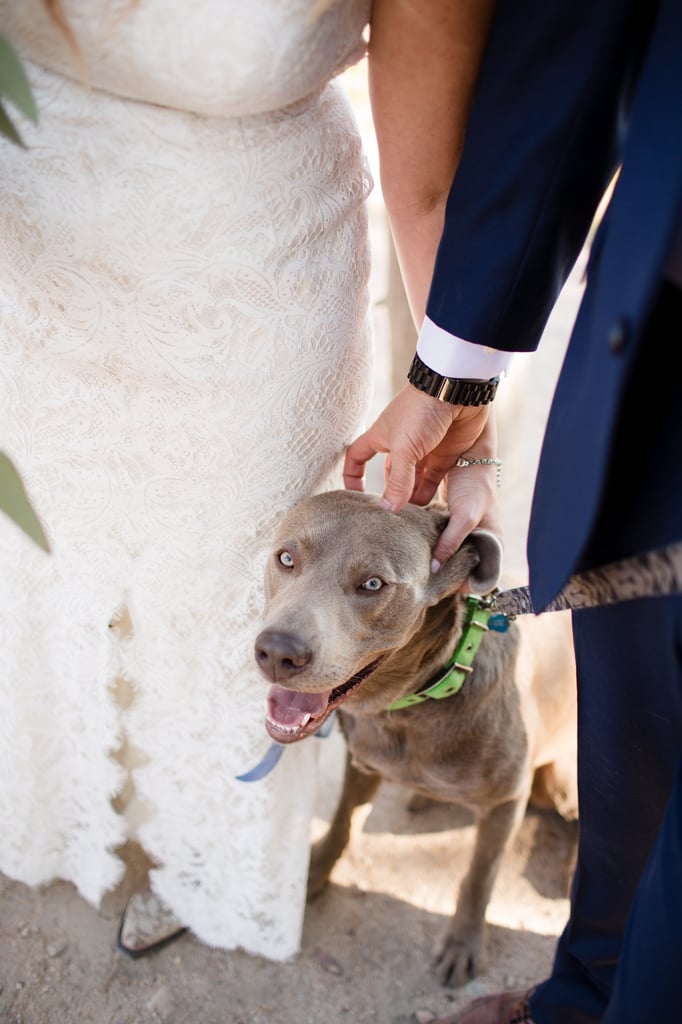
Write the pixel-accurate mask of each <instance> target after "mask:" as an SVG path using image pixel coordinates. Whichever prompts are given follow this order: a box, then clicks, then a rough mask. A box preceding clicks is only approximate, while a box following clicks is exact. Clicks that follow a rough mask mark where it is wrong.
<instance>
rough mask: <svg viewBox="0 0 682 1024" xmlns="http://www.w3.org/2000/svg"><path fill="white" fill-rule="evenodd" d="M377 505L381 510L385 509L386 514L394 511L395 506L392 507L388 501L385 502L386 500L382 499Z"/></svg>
mask: <svg viewBox="0 0 682 1024" xmlns="http://www.w3.org/2000/svg"><path fill="white" fill-rule="evenodd" d="M379 505H380V507H381V508H385V509H386V511H387V512H394V511H395V505H392V504H391V502H390V501H387V500H386V498H382V499H381V501H380V502H379Z"/></svg>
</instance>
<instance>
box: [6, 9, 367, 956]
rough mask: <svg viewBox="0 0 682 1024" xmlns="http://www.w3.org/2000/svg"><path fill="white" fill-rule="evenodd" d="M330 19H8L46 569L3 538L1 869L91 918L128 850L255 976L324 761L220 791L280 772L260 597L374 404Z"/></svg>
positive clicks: (280, 939) (15, 271)
mask: <svg viewBox="0 0 682 1024" xmlns="http://www.w3.org/2000/svg"><path fill="white" fill-rule="evenodd" d="M322 6H323V8H325V9H323V10H322V11H321V12H320V11H318V8H319V7H320V5H319V4H318V3H316V0H258V2H257V3H252V2H251V0H194V2H192V3H190V2H182V0H137V2H136V3H130V2H129V0H121V2H118V3H116V2H107V0H89V2H87V3H83V2H82V0H63V2H62V7H63V9H64V11H65V13H66V15H67V18H68V20H69V22H70V24H71V27H72V29H73V32H74V35H75V37H76V39H77V41H78V44H79V47H80V58H76V57H75V56H74V53H73V52H72V50H71V48H70V46H69V44H68V42H67V41H66V40H65V39H64V38H63V36H62V35H61V34H60V32H59V30H58V29H57V28H56V27H55V26H54V24H53V22H52V21H51V20H50V18H49V17H48V16H47V15H46V14H45V12H44V9H43V7H42V4H41V2H40V0H22V2H21V3H16V2H13V0H2V2H0V32H1V33H2V34H4V35H6V36H7V37H8V38H9V39H10V40H11V41H12V42H13V43H14V45H15V47H16V49H17V50H18V52H19V53H20V55H21V56H22V58H23V60H24V62H25V66H26V68H27V70H28V73H29V77H30V80H31V83H32V85H33V89H34V93H35V97H36V100H37V104H38V108H39V112H40V121H39V124H38V126H37V127H35V128H33V127H32V126H30V125H29V124H24V123H21V125H20V128H21V131H22V134H23V137H24V139H25V142H26V144H27V149H25V150H21V149H19V148H18V147H15V146H13V145H12V144H10V143H9V142H5V141H4V140H3V141H2V142H1V143H0V175H1V183H2V184H1V187H2V202H1V203H0V308H1V309H2V330H1V331H0V450H3V451H5V452H7V454H9V455H10V456H11V458H12V459H13V460H14V462H15V463H16V465H17V467H18V468H19V470H20V472H21V473H22V476H23V477H24V480H25V483H26V485H27V489H28V491H29V494H30V496H31V498H32V500H33V503H34V505H35V506H36V508H37V510H38V512H39V514H40V516H41V519H42V520H43V522H44V524H45V527H46V532H47V534H48V536H49V539H50V543H51V545H52V554H51V555H50V556H49V557H48V556H46V555H45V554H43V553H42V552H41V551H40V550H39V549H38V548H37V547H36V546H34V545H33V544H32V543H31V542H30V541H29V540H27V539H26V538H25V537H24V536H23V534H21V533H20V531H19V530H18V529H17V528H16V527H15V526H14V524H12V523H11V522H10V520H9V519H7V518H6V517H0V666H1V667H0V870H1V871H2V872H4V873H5V874H7V875H9V876H11V877H12V878H15V879H20V880H22V881H24V882H25V883H27V884H29V885H37V884H40V883H45V882H48V881H50V880H52V879H56V878H60V879H67V880H70V881H71V882H73V883H74V885H76V886H77V887H78V889H79V891H80V892H81V894H82V895H83V896H84V897H85V898H86V899H87V900H89V901H90V902H92V903H93V904H95V905H97V904H98V903H99V901H100V899H101V897H102V895H103V893H104V892H105V891H107V890H109V889H110V888H111V887H113V886H115V885H116V883H117V882H118V881H119V880H120V878H121V876H122V871H123V865H122V861H121V859H120V858H119V856H117V849H118V847H119V846H120V845H121V844H122V843H123V842H124V841H125V840H126V839H127V838H129V837H130V836H131V835H139V840H140V841H141V843H142V844H143V846H144V848H145V850H146V851H147V852H148V854H149V855H150V856H151V857H152V858H153V860H154V861H155V863H156V864H157V865H158V866H157V867H156V869H155V870H154V872H153V887H154V889H155V891H156V892H157V894H158V895H159V896H160V897H161V898H162V899H163V900H164V901H165V902H166V903H167V904H168V905H169V906H170V907H171V908H172V910H173V911H174V912H175V914H176V915H177V916H178V917H179V918H180V919H181V921H182V922H183V923H185V924H186V925H188V926H189V927H190V928H191V929H192V930H193V931H194V933H195V934H196V935H197V936H198V937H199V938H200V939H202V940H203V941H205V942H206V943H210V944H214V945H217V946H222V947H225V948H233V947H236V946H240V947H243V948H245V949H247V950H250V951H253V952H258V953H261V954H263V955H265V956H268V957H270V958H272V959H281V958H285V957H287V956H290V955H291V954H292V953H294V952H295V951H296V949H297V948H298V944H299V939H300V930H301V923H302V917H303V909H304V889H305V875H306V871H307V856H308V838H309V836H308V829H309V820H310V813H311V805H312V802H313V797H314V787H315V764H316V759H317V757H318V753H319V746H320V744H319V741H318V740H311V741H310V742H309V743H302V744H301V745H299V746H294V747H291V748H287V749H286V751H285V753H284V756H283V758H282V760H281V761H280V763H279V764H278V766H277V767H276V769H275V770H274V771H273V772H272V773H271V774H270V775H269V776H268V777H267V778H265V779H263V780H262V781H260V782H255V783H244V782H238V781H236V780H235V776H236V775H238V774H239V773H240V772H242V771H244V770H245V769H248V768H251V767H252V766H253V765H254V764H255V763H256V762H257V761H258V760H259V759H260V758H261V757H262V755H263V754H264V752H265V751H266V749H267V747H268V745H269V742H270V741H269V739H268V737H267V735H266V733H265V730H264V727H263V718H264V710H265V694H266V691H267V687H266V685H265V683H264V682H263V681H262V680H260V679H259V675H258V673H257V671H256V669H255V666H254V659H253V654H252V647H253V641H254V638H255V636H256V633H257V629H258V614H259V610H260V606H261V575H262V568H263V563H264V559H265V557H266V551H267V547H268V541H269V537H270V535H271V531H272V528H273V526H274V525H275V523H276V521H277V519H278V517H279V516H280V514H281V513H282V511H283V510H284V509H286V508H288V507H289V506H290V505H291V504H292V503H294V502H295V501H296V500H297V499H298V498H299V497H301V496H303V495H304V494H307V493H309V492H311V491H314V490H317V489H324V488H327V487H330V486H338V485H339V484H340V477H339V468H340V455H341V453H342V450H343V447H344V445H346V444H347V443H348V442H349V441H350V440H351V439H352V438H353V437H354V436H355V435H356V434H357V433H358V432H359V431H360V429H361V427H362V425H363V419H364V415H365V411H366V407H367V401H368V397H369V391H370V384H371V376H372V356H371V342H370V335H369V323H368V315H367V312H368V311H367V304H368V294H367V279H368V251H367V238H366V209H365V200H366V198H367V195H368V192H369V189H370V187H371V182H370V179H369V175H368V171H367V168H366V164H365V161H364V158H363V155H362V152H361V144H360V139H359V134H358V131H357V128H356V125H355V121H354V118H353V115H352V113H351V111H350V108H349V105H348V103H347V101H346V99H345V97H344V95H343V93H342V91H341V89H340V87H339V85H338V83H335V82H333V81H331V80H332V78H333V77H334V76H335V75H336V74H337V73H339V72H340V71H342V70H343V69H344V68H345V67H347V66H348V65H349V64H351V63H353V62H355V61H357V60H358V59H359V58H360V57H361V55H362V53H363V52H364V43H363V29H364V27H365V24H366V21H367V17H368V8H369V3H368V0H333V2H331V3H328V4H327V5H326V7H325V5H322ZM86 77H87V80H86ZM122 752H123V753H124V754H126V757H122V756H121V753H122ZM122 761H124V762H126V763H132V764H134V765H135V766H136V767H135V769H134V771H133V772H132V775H130V776H129V773H128V772H127V771H126V769H125V767H124V766H123V763H122ZM115 798H118V802H117V803H116V806H114V804H113V803H112V801H114V800H115Z"/></svg>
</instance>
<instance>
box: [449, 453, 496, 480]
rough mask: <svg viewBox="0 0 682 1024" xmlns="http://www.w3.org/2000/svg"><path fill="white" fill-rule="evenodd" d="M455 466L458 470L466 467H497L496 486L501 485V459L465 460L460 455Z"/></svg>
mask: <svg viewBox="0 0 682 1024" xmlns="http://www.w3.org/2000/svg"><path fill="white" fill-rule="evenodd" d="M455 466H456V467H457V468H459V469H463V468H464V467H466V466H497V486H498V487H499V486H500V484H501V483H502V459H465V458H464V456H463V455H460V457H459V458H458V459H457V462H456V463H455Z"/></svg>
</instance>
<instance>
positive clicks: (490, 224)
mask: <svg viewBox="0 0 682 1024" xmlns="http://www.w3.org/2000/svg"><path fill="white" fill-rule="evenodd" d="M619 166H620V168H621V169H620V173H619V175H618V179H617V181H616V186H615V189H614V192H613V197H612V200H611V203H610V205H609V208H608V210H607V212H606V214H605V216H604V218H603V220H602V222H601V224H600V227H599V230H598V232H597V235H596V237H595V239H594V242H593V245H592V248H591V253H590V258H589V262H588V270H587V280H586V288H585V294H584V298H583V302H582V304H581V308H580V311H579V314H578V317H577V320H576V324H575V327H574V330H573V333H572V336H571V340H570V343H569V347H568V351H567V356H566V360H565V363H564V366H563V369H562V372H561V375H560V379H559V383H558V386H557V391H556V394H555V397H554V401H553V404H552V409H551V413H550V417H549V422H548V426H547V432H546V436H545V440H544V445H543V450H542V455H541V459H540V466H539V470H538V477H537V482H536V488H535V495H534V500H533V510H532V516H531V526H530V533H529V545H528V559H529V567H530V583H531V591H532V594H533V600H534V604H535V606H536V608H542V607H544V605H545V604H546V603H547V601H548V600H549V599H550V598H551V597H552V596H554V594H556V593H557V592H558V590H560V589H561V587H562V586H563V584H564V583H565V581H566V579H567V578H568V576H570V575H571V573H573V572H575V571H577V570H579V569H581V568H585V567H587V566H589V565H590V564H599V563H601V562H604V561H610V560H612V559H613V558H617V557H622V556H623V555H626V554H631V553H633V552H635V551H638V550H647V549H649V548H653V547H658V546H660V545H662V544H664V543H666V542H668V541H670V540H673V539H675V540H677V539H680V537H682V474H680V473H679V470H678V465H679V461H680V452H681V451H682V448H680V445H681V444H682V436H681V429H682V428H681V426H680V424H681V423H682V414H681V413H680V408H682V391H681V390H680V387H679V358H678V355H679V351H680V334H679V331H680V324H679V322H678V323H677V327H676V329H675V330H674V332H673V334H671V335H670V336H669V337H667V336H666V335H665V333H664V332H661V331H660V329H659V330H657V331H655V332H654V335H653V337H652V331H651V330H648V329H647V327H648V324H649V318H650V315H651V313H652V309H653V308H654V305H655V303H656V300H657V297H658V294H659V290H660V285H661V280H662V274H663V272H664V265H665V258H666V255H667V253H668V251H669V249H670V245H671V242H672V240H673V237H674V234H675V230H676V227H677V225H678V223H680V225H681V226H682V222H681V221H680V216H681V215H682V0H660V3H657V2H655V0H596V2H595V0H551V2H549V3H548V2H547V0H518V2H516V0H500V3H499V6H498V10H497V13H496V16H495V19H494V22H493V27H492V30H491V35H490V38H489V42H488V45H487V48H486V53H485V57H484V61H483V66H482V69H481V75H480V78H479V82H478V85H477V91H476V96H475V100H474V106H473V110H472V114H471V119H470V123H469V126H468V129H467V136H466V140H465V145H464V151H463V155H462V160H461V163H460V167H459V170H458V172H457V175H456V178H455V181H454V183H453V187H452V190H451V194H450V197H449V200H448V207H447V213H446V223H445V229H444V232H443V237H442V241H441V245H440V248H439V251H438V256H437V260H436V266H435V271H434V278H433V284H432V288H431V292H430V296H429V301H428V305H427V315H428V316H429V317H430V319H432V320H433V321H434V322H435V323H437V324H438V325H439V326H441V327H443V328H444V329H445V330H447V331H449V332H450V333H452V334H455V335H458V336H459V337H463V338H467V339H469V340H471V341H475V342H477V343H479V344H484V345H489V346H492V347H494V348H498V349H505V350H507V351H530V350H533V349H535V348H536V347H537V345H538V343H539V340H540V335H541V333H542V331H543V329H544V326H545V324H546V321H547V318H548V316H549V313H550V312H551V310H552V306H553V304H554V302H555V300H556V297H557V295H558V292H559V290H560V288H561V286H562V284H563V282H564V281H565V279H566V277H567V275H568V273H569V272H570V270H571V268H572V266H573V264H574V262H575V259H576V258H577V255H578V253H579V252H580V250H581V248H582V246H583V244H584V240H585V238H586V236H587V233H588V230H589V227H590V224H591V223H592V220H593V217H594V214H595V212H596V209H597V207H598V205H599V202H600V199H601V197H602V196H603V193H604V191H605V189H606V187H607V185H608V183H609V182H610V180H611V179H612V175H613V173H614V171H616V170H617V168H618V167H619ZM659 326H660V325H659ZM666 342H669V344H666ZM664 346H665V347H664ZM661 381H662V382H663V386H662V387H659V383H660V382H661ZM639 385H641V389H640V387H639ZM635 417H636V418H637V420H636V422H637V423H638V424H639V425H640V428H639V429H640V432H639V433H638V431H637V430H635V429H634V428H633V423H635ZM637 442H639V444H638V449H639V448H641V447H643V448H644V452H645V454H644V458H643V459H640V460H639V461H638V455H637V454H635V453H633V451H632V449H631V445H632V444H633V443H637ZM507 486H513V481H508V482H507ZM623 487H625V488H627V489H626V491H625V493H624V494H622V495H617V494H616V489H618V488H623Z"/></svg>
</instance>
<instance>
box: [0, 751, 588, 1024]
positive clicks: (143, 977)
mask: <svg viewBox="0 0 682 1024" xmlns="http://www.w3.org/2000/svg"><path fill="white" fill-rule="evenodd" d="M325 743H328V744H329V750H328V751H327V752H325V756H324V760H325V762H328V765H327V770H328V777H329V780H330V781H331V783H332V784H331V785H329V786H325V787H323V796H324V798H325V799H324V801H323V802H326V807H325V806H321V807H320V809H319V816H317V817H316V819H315V821H314V826H315V829H316V831H321V830H322V829H323V828H324V822H325V818H326V816H327V814H328V813H329V812H330V811H331V807H332V803H333V788H334V787H333V781H334V780H335V778H336V777H337V774H338V773H337V772H336V767H337V766H338V765H340V753H341V743H342V741H341V739H340V737H339V736H338V734H336V733H333V734H332V736H331V737H330V738H329V740H326V741H325ZM574 839H575V825H568V824H567V823H566V822H563V821H562V820H561V819H560V818H559V817H558V816H556V815H554V814H550V813H547V812H530V813H529V814H528V815H527V816H526V819H525V821H524V823H523V826H522V828H521V830H520V832H519V834H518V836H517V838H516V840H515V842H514V844H513V847H512V849H511V850H510V852H509V855H508V856H507V858H506V860H505V862H504V864H503V867H502V871H501V874H500V876H499V877H498V881H497V885H496V889H495V893H494V895H493V899H492V902H491V904H490V907H489V913H488V919H489V922H490V925H489V941H490V969H489V971H488V973H487V974H485V975H484V976H481V977H479V978H477V979H475V980H473V981H471V982H469V984H467V985H466V986H465V987H464V988H463V989H459V990H456V989H446V988H443V987H442V986H441V985H440V984H439V983H438V981H437V980H436V978H435V977H434V976H433V975H432V974H431V972H430V970H429V958H430V955H431V950H432V944H433V941H434V938H435V937H436V935H437V934H438V931H439V929H440V928H441V927H442V926H443V924H444V922H445V921H446V919H447V916H448V915H449V914H450V913H451V912H452V909H453V906H454V898H455V889H456V884H457V880H458V879H459V878H461V876H462V874H463V872H464V870H465V868H466V864H467V860H468V857H469V854H470V852H471V849H472V841H473V827H472V821H471V818H470V816H469V815H468V813H467V812H464V811H463V810H461V809H459V808H455V807H450V806H447V805H434V806H432V807H429V808H427V809H426V810H424V811H420V812H419V813H416V814H415V813H413V812H410V811H409V810H408V809H407V806H406V794H405V793H404V792H403V791H401V790H400V789H398V788H397V787H392V786H388V785H387V786H385V788H383V789H382V790H380V792H379V797H378V799H377V801H376V803H375V806H374V808H373V809H372V812H371V814H370V815H369V817H368V819H367V821H366V822H365V825H364V829H363V830H362V832H361V833H360V834H358V835H356V836H355V837H354V839H353V843H352V846H351V848H350V849H349V850H348V851H346V854H345V856H344V858H343V859H342V861H340V862H339V864H338V865H337V868H336V871H335V874H334V876H333V884H332V885H331V886H330V888H329V889H328V890H327V891H326V892H325V893H324V894H323V895H322V896H321V897H320V898H319V899H318V900H317V901H315V902H314V903H313V904H311V905H310V906H309V908H308V910H307V913H306V918H305V924H304V931H303V941H302V948H301V951H300V953H299V954H298V955H297V956H296V957H295V958H293V959H292V960H290V961H287V962H284V963H274V962H272V961H268V960H264V959H262V958H261V957H257V956H253V955H249V954H246V953H242V952H224V951H221V950H215V949H210V948H208V947H206V946H204V945H202V944H201V943H199V942H198V941H197V940H196V939H194V938H193V937H192V936H191V935H188V934H185V935H183V936H182V937H180V938H179V939H177V940H176V941H175V942H173V943H171V944H170V945H168V946H167V947H166V948H165V949H162V950H160V951H159V952H157V953H155V954H154V955H152V956H149V957H146V958H141V959H138V960H132V959H130V958H128V957H125V956H123V955H122V954H120V953H119V952H118V951H117V950H116V948H115V938H116V930H117V922H118V918H119V915H120V913H121V911H122V909H123V907H124V904H125V899H126V896H127V893H128V892H129V890H130V888H131V886H132V884H133V883H134V880H135V878H136V870H135V867H136V864H138V865H139V854H138V856H137V857H136V856H135V851H132V850H130V851H129V857H128V859H129V863H130V870H129V872H128V875H127V877H126V879H125V881H124V883H123V884H122V885H121V886H120V888H119V889H117V890H116V891H115V892H113V893H112V894H110V895H109V896H107V897H106V898H105V900H104V903H103V906H102V908H101V910H100V911H99V912H98V911H97V910H94V909H93V908H92V907H90V906H89V905H88V904H87V903H85V902H84V901H83V899H81V897H80V896H78V894H77V892H76V891H75V889H74V888H73V886H71V885H70V884H67V883H54V884H52V885H50V886H48V887H47V888H45V889H44V890H40V891H34V890H30V889H28V888H26V887H25V886H23V885H20V884H18V883H14V882H10V881H9V880H7V879H4V878H2V877H1V876H0V908H1V910H0V1021H2V1022H3V1024H86V1022H87V1024H91V1022H92V1024H191V1022H194V1021H196V1022H197V1024H265V1022H268V1024H364V1022H370V1021H371V1022H377V1024H415V1022H417V1024H428V1022H429V1021H431V1020H433V1019H434V1016H436V1015H441V1014H444V1013H446V1012H452V1010H453V1008H454V1007H456V1006H458V1005H460V1004H462V1003H464V1002H466V1001H467V1000H468V999H470V998H473V997H474V996H476V995H480V994H483V993H485V992H489V991H495V990H498V989H501V988H506V987H510V988H518V987H524V986H527V985H530V984H531V983H532V982H533V981H536V980H538V979H540V978H542V977H544V976H545V975H546V973H547V971H548V970H549V968H550V965H551V960H552V955H553V950H554V944H555V941H556V936H557V935H558V934H559V932H560V931H561V928H562V926H563V924H564V921H565V918H566V914H567V906H568V904H567V901H566V899H565V892H566V885H567V878H568V865H569V863H570V859H571V852H572V844H573V842H574Z"/></svg>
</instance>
